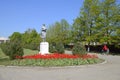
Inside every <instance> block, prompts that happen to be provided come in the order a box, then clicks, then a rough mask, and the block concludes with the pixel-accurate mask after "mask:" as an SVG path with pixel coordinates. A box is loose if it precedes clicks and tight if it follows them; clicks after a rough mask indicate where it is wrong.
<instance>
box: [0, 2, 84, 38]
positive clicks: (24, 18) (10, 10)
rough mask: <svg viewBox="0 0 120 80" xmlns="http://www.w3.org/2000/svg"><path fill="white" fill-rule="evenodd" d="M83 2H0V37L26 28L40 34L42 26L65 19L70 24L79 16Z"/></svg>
mask: <svg viewBox="0 0 120 80" xmlns="http://www.w3.org/2000/svg"><path fill="white" fill-rule="evenodd" d="M83 1H84V0H0V37H8V36H10V35H11V34H12V33H13V32H20V33H23V32H24V31H26V30H27V29H28V28H31V29H33V28H34V29H36V30H37V32H39V33H40V29H41V26H42V24H46V26H49V25H51V24H54V23H55V22H56V21H60V20H61V19H66V20H67V21H68V22H69V23H70V24H72V23H73V20H74V19H75V18H76V17H77V16H79V12H80V8H81V7H82V4H83Z"/></svg>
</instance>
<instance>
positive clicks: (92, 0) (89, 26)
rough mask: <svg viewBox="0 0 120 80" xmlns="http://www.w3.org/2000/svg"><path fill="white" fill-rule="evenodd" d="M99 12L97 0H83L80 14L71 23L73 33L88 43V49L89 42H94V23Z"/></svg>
mask: <svg viewBox="0 0 120 80" xmlns="http://www.w3.org/2000/svg"><path fill="white" fill-rule="evenodd" d="M99 14H100V11H99V0H85V1H84V5H83V7H82V9H81V12H80V16H79V17H77V18H76V19H75V21H74V24H73V28H74V30H75V31H74V32H76V33H75V34H74V35H76V34H77V35H76V37H77V39H79V40H80V41H83V40H84V41H86V42H87V43H88V51H89V50H90V48H89V45H90V43H91V42H96V37H94V35H95V33H96V31H97V30H96V26H95V24H96V20H97V17H98V16H99Z"/></svg>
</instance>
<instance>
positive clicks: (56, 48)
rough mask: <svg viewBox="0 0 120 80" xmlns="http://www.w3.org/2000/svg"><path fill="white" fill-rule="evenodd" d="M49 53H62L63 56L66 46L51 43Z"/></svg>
mask: <svg viewBox="0 0 120 80" xmlns="http://www.w3.org/2000/svg"><path fill="white" fill-rule="evenodd" d="M49 51H50V52H51V53H56V52H57V53H60V54H62V53H64V45H63V44H62V43H60V42H59V43H54V44H53V43H51V44H50V47H49Z"/></svg>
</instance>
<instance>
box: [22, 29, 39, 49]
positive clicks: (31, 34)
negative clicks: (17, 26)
mask: <svg viewBox="0 0 120 80" xmlns="http://www.w3.org/2000/svg"><path fill="white" fill-rule="evenodd" d="M40 41H41V38H40V35H39V34H38V33H37V31H36V30H35V29H28V30H27V31H25V33H23V36H22V44H23V46H24V47H25V48H29V49H38V46H39V43H40Z"/></svg>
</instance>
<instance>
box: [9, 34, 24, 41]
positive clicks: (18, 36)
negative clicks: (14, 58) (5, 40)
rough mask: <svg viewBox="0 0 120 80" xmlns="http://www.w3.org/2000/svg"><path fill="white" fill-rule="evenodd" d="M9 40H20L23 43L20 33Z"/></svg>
mask: <svg viewBox="0 0 120 80" xmlns="http://www.w3.org/2000/svg"><path fill="white" fill-rule="evenodd" d="M9 38H10V40H11V41H14V40H19V41H20V42H21V40H22V34H21V33H19V32H14V33H13V34H12V35H11V36H10V37H9Z"/></svg>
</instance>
